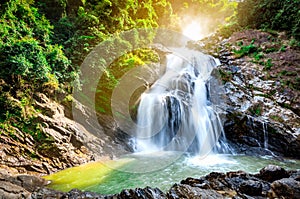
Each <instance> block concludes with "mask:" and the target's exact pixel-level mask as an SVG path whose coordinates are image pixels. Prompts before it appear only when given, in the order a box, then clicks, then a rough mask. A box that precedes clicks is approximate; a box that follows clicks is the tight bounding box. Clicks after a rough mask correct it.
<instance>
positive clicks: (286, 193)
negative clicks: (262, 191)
mask: <svg viewBox="0 0 300 199" xmlns="http://www.w3.org/2000/svg"><path fill="white" fill-rule="evenodd" d="M269 197H270V198H289V199H299V198H300V182H299V181H296V180H294V179H292V178H283V179H280V180H276V181H274V182H273V183H272V184H271V191H270V194H269Z"/></svg>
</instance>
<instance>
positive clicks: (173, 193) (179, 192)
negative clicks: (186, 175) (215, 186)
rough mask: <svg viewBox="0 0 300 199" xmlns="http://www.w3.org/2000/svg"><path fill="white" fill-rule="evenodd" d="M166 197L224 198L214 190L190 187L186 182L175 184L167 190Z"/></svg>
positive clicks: (174, 198) (192, 198) (173, 198)
mask: <svg viewBox="0 0 300 199" xmlns="http://www.w3.org/2000/svg"><path fill="white" fill-rule="evenodd" d="M167 197H168V198H169V199H181V198H187V199H196V198H210V199H218V198H225V197H223V196H222V195H221V194H219V193H218V192H217V191H215V190H209V189H201V188H199V187H192V186H189V185H187V184H181V185H179V184H175V185H174V186H173V187H172V188H171V189H170V191H169V192H168V194H167Z"/></svg>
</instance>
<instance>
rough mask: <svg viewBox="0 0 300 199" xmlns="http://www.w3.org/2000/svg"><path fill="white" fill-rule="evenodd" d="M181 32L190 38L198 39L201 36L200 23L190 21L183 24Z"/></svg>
mask: <svg viewBox="0 0 300 199" xmlns="http://www.w3.org/2000/svg"><path fill="white" fill-rule="evenodd" d="M182 33H183V34H184V35H185V36H187V37H188V38H190V39H192V40H200V39H202V38H203V35H202V29H201V25H200V24H199V23H197V22H196V21H192V23H190V24H188V25H187V26H185V27H184V28H183V31H182Z"/></svg>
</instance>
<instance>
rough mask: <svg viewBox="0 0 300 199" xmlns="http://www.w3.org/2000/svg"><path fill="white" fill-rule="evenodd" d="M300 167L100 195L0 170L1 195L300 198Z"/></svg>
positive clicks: (229, 174)
mask: <svg viewBox="0 0 300 199" xmlns="http://www.w3.org/2000/svg"><path fill="white" fill-rule="evenodd" d="M299 179H300V170H296V171H286V170H285V169H283V168H281V167H278V166H275V165H269V166H267V167H265V168H263V169H261V171H260V172H259V173H257V174H249V173H246V172H243V171H235V172H227V173H218V172H212V173H210V174H208V175H206V176H204V177H200V178H187V179H185V180H182V181H181V182H180V183H178V184H174V185H173V186H172V187H171V188H170V190H169V191H168V192H166V193H164V192H162V191H161V190H159V189H158V188H151V187H146V188H136V189H128V190H127V189H126V190H123V191H121V192H120V193H118V194H114V195H101V194H98V193H92V192H82V191H80V190H77V189H73V190H71V191H70V192H68V193H64V192H60V191H54V190H51V189H48V188H46V187H45V185H46V184H47V182H46V181H45V180H43V179H40V178H37V177H33V176H26V175H22V176H11V175H8V174H7V173H6V174H5V173H3V172H2V173H1V172H0V182H1V183H0V194H1V196H5V197H4V198H32V199H38V198H70V199H71V198H74V199H75V198H99V199H128V198H138V199H139V198H141V199H146V198H147V199H182V198H187V199H193V198H195V199H196V198H211V199H213V198H215V199H219V198H236V199H237V198H289V199H297V198H299V197H300V182H299Z"/></svg>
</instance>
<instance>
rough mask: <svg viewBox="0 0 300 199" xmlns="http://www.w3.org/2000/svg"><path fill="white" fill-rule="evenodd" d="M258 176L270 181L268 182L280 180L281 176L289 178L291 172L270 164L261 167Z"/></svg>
mask: <svg viewBox="0 0 300 199" xmlns="http://www.w3.org/2000/svg"><path fill="white" fill-rule="evenodd" d="M256 176H257V177H258V178H260V179H262V180H265V181H268V182H273V181H275V180H279V179H281V178H288V177H289V174H288V172H287V171H286V170H285V169H284V168H282V167H279V166H276V165H268V166H266V167H264V168H263V169H261V170H260V171H259V174H258V175H256Z"/></svg>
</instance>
